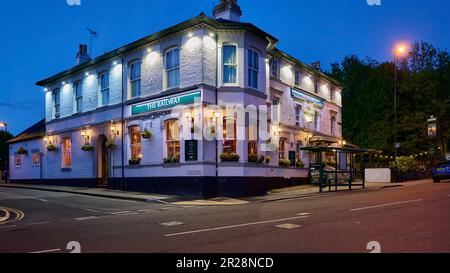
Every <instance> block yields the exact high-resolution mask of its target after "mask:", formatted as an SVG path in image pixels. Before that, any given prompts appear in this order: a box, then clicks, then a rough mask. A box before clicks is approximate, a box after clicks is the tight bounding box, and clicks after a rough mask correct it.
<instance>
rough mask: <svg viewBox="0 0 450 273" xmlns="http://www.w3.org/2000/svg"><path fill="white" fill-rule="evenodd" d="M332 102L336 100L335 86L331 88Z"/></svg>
mask: <svg viewBox="0 0 450 273" xmlns="http://www.w3.org/2000/svg"><path fill="white" fill-rule="evenodd" d="M330 100H331V101H335V100H336V88H335V87H334V86H332V87H330Z"/></svg>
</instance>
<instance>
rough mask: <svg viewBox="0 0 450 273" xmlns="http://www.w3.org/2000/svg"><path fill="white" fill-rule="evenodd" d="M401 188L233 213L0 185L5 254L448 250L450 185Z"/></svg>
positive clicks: (302, 198)
mask: <svg viewBox="0 0 450 273" xmlns="http://www.w3.org/2000/svg"><path fill="white" fill-rule="evenodd" d="M402 184H403V183H402ZM404 184H405V185H403V186H398V185H394V186H395V187H391V186H392V185H390V186H388V187H383V186H381V187H380V186H376V187H370V188H368V189H366V190H354V191H342V192H335V193H323V194H312V195H311V194H310V195H307V194H298V193H296V194H297V197H293V196H294V195H293V193H292V192H290V193H273V194H274V195H278V194H282V195H283V196H284V197H289V198H285V199H280V198H279V199H278V200H273V201H270V202H253V203H252V202H250V203H245V204H241V205H232V206H229V205H228V206H222V205H208V206H203V205H199V206H190V205H184V204H183V205H181V204H173V203H172V204H164V203H155V202H152V203H147V202H140V201H132V200H122V199H111V198H104V197H98V196H89V195H80V194H73V193H67V192H51V191H42V190H31V189H20V188H11V187H1V188H0V218H2V221H1V222H0V253H11V252H12V253H36V252H38V253H68V252H71V251H80V252H83V253H117V252H120V253H235V252H239V253H305V252H307V253H311V252H312V253H341V252H345V253H347V252H350V253H368V252H371V251H374V249H375V251H381V252H386V253H398V252H401V253H410V252H413V253H416V252H420V253H435V252H440V253H448V252H450V232H449V230H450V183H448V182H447V183H440V184H433V183H432V181H431V180H424V181H418V182H410V183H404ZM297 190H300V191H302V190H303V189H302V188H297ZM271 195H272V194H270V196H271ZM286 195H287V196H286ZM291 195H292V197H291ZM74 246H76V247H74ZM373 246H375V248H373ZM74 249H75V250H74Z"/></svg>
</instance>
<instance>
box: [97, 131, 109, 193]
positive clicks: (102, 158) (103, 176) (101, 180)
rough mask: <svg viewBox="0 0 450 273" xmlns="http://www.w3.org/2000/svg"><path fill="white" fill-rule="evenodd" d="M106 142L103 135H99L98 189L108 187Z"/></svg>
mask: <svg viewBox="0 0 450 273" xmlns="http://www.w3.org/2000/svg"><path fill="white" fill-rule="evenodd" d="M107 141H108V139H107V138H106V136H105V135H100V136H99V137H98V141H97V184H98V186H100V187H106V186H108V177H109V171H108V170H109V164H108V163H109V162H108V149H106V147H105V145H106V142H107Z"/></svg>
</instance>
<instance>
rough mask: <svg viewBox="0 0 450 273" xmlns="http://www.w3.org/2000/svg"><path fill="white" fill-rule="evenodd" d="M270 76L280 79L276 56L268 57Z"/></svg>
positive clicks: (278, 61) (278, 62)
mask: <svg viewBox="0 0 450 273" xmlns="http://www.w3.org/2000/svg"><path fill="white" fill-rule="evenodd" d="M274 73H275V74H274ZM270 76H271V77H272V78H275V79H278V80H279V79H280V60H278V59H277V58H272V59H270Z"/></svg>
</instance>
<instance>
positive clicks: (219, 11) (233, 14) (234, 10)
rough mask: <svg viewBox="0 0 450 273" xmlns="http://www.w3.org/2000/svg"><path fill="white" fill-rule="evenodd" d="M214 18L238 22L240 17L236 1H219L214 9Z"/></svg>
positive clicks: (239, 9)
mask: <svg viewBox="0 0 450 273" xmlns="http://www.w3.org/2000/svg"><path fill="white" fill-rule="evenodd" d="M213 15H214V18H216V19H225V20H229V21H234V22H239V21H240V20H241V16H242V10H241V7H240V6H239V5H238V3H237V0H220V4H219V5H217V6H215V7H214V12H213Z"/></svg>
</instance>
